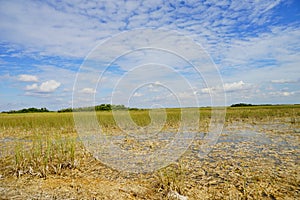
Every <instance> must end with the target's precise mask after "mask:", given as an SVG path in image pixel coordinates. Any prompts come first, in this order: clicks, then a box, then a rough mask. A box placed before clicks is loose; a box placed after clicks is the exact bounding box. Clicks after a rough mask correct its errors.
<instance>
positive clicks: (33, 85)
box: [25, 83, 39, 90]
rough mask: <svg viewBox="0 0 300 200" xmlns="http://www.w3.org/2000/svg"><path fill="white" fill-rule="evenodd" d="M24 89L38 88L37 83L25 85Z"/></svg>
mask: <svg viewBox="0 0 300 200" xmlns="http://www.w3.org/2000/svg"><path fill="white" fill-rule="evenodd" d="M25 89H26V90H38V89H39V86H38V84H36V83H34V84H32V85H26V88H25Z"/></svg>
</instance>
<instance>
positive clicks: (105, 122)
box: [0, 105, 300, 199]
mask: <svg viewBox="0 0 300 200" xmlns="http://www.w3.org/2000/svg"><path fill="white" fill-rule="evenodd" d="M193 109H197V108H193ZM199 111H200V112H199V114H200V116H199V119H200V123H199V129H198V131H199V132H204V133H205V132H207V131H208V130H209V129H208V128H209V123H210V119H211V108H200V109H199ZM166 114H167V116H166V123H165V124H164V127H163V128H164V130H174V131H177V130H178V127H179V126H180V121H181V117H182V113H181V110H180V109H176V108H174V109H166ZM96 116H97V119H98V121H99V124H100V126H101V128H102V129H103V130H104V131H105V132H107V133H112V132H118V131H121V130H120V127H118V124H117V123H116V121H115V119H114V116H113V113H112V112H110V111H102V112H97V113H96ZM130 117H131V119H132V120H133V122H135V123H136V124H137V125H138V126H142V127H147V126H148V125H149V124H150V123H151V119H150V113H149V110H140V111H139V110H133V111H130ZM277 118H280V122H279V123H282V121H285V122H286V123H287V124H289V125H290V127H291V128H294V127H295V130H298V127H299V123H300V120H299V118H300V105H293V106H291V105H290V106H253V107H243V108H238V107H235V108H227V112H226V123H227V124H230V123H231V122H236V121H238V122H246V123H250V124H255V123H262V124H268V123H271V122H275V121H276V120H277ZM283 119H284V120H283ZM225 125H226V124H225ZM276 133H277V132H276ZM7 138H9V139H10V142H9V145H8V142H6V143H5V141H6V139H7ZM0 141H4V143H3V144H4V145H2V146H1V147H5V148H2V149H0V151H1V152H0V156H1V157H0V172H1V174H0V175H1V176H4V177H11V176H17V177H19V178H20V177H22V176H23V175H29V176H33V177H41V178H47V179H48V178H49V177H50V175H51V176H62V175H65V176H68V175H69V176H71V175H70V171H72V170H77V169H81V168H85V169H89V170H90V171H93V172H94V173H95V174H97V173H99V174H101V173H102V171H99V170H97V169H91V168H93V167H91V166H90V163H89V161H88V160H93V159H92V156H90V157H88V158H87V155H88V154H86V152H85V150H84V148H83V145H82V144H81V142H80V140H78V138H77V133H76V129H75V126H74V120H73V113H27V114H0ZM6 144H7V145H6ZM295 144H298V143H297V141H295ZM227 150H228V151H229V150H230V147H229V148H228V149H227ZM2 152H3V153H2ZM224 153H226V152H223V154H224ZM241 155H242V154H241ZM221 156H222V155H216V157H220V159H221ZM235 161H236V162H245V160H244V158H243V157H242V156H240V155H238V156H237V157H235V158H232V160H229V161H228V162H226V163H224V166H223V168H222V169H220V171H216V170H215V167H214V166H211V165H208V166H207V167H206V171H208V172H209V170H211V172H210V173H208V174H200V175H199V172H195V173H196V174H191V175H193V176H191V175H190V176H188V175H187V174H188V173H191V172H189V171H188V170H191V171H193V170H192V169H190V167H186V166H188V165H189V163H188V162H187V163H183V162H178V163H175V164H171V165H170V166H167V167H165V168H163V169H160V170H159V171H157V172H156V173H155V174H154V177H155V178H154V179H155V181H153V184H154V186H153V184H152V183H151V184H150V185H151V186H153V188H154V189H155V190H156V191H155V192H158V193H162V194H163V197H164V198H166V197H167V193H168V192H169V191H176V192H178V193H179V194H182V195H186V196H189V197H191V199H199V198H200V199H201V198H202V199H223V197H224V196H227V197H228V198H227V199H251V198H252V199H260V198H266V199H272V198H273V197H274V196H276V195H277V193H278V194H281V193H284V192H285V193H288V194H289V195H290V196H293V193H292V192H291V191H290V190H294V191H296V189H294V188H299V176H296V175H295V176H294V179H293V175H288V172H286V174H284V175H282V176H279V177H277V178H274V177H273V176H275V175H274V173H275V172H272V171H271V169H272V166H273V163H271V164H269V165H270V166H268V165H267V164H264V165H262V166H260V167H261V169H266V170H265V171H263V172H259V170H255V171H247V169H248V168H247V167H246V165H245V166H242V167H241V170H240V171H238V170H237V171H234V170H233V169H234V167H235V166H238V164H236V163H234V162H235ZM263 161H265V158H261V160H259V159H258V160H257V161H255V162H256V163H254V162H253V161H252V160H251V161H248V163H247V164H248V165H251V164H252V165H253V166H252V167H253V169H256V168H255V167H256V166H257V165H258V164H259V163H260V162H263ZM222 162H223V161H222ZM284 162H285V161H284ZM286 162H287V161H286ZM97 163H98V162H97ZM267 167H268V168H267ZM103 168H104V167H101V169H103ZM203 168H205V165H203V167H202V168H201V169H203ZM284 170H286V169H285V168H284V169H279V170H278V171H276V173H283V172H284ZM217 172H218V173H217ZM224 172H225V173H224ZM222 173H224V174H225V175H224V177H223V179H224V180H222V179H221V178H220V176H219V175H220V174H222ZM296 173H297V172H296V171H293V172H292V173H290V174H296ZM105 176H110V175H109V174H105ZM116 176H117V175H116ZM286 176H290V177H291V178H288V179H289V180H290V182H291V183H290V182H287V180H286V179H285V177H286ZM191 177H192V178H191ZM193 177H201V179H203V180H200V182H195V183H194V182H193V181H194V179H193ZM210 177H213V179H214V180H216V181H217V184H215V183H214V182H212V181H211V180H206V179H205V178H210ZM277 179H278V180H277ZM74 180H76V179H74ZM282 180H284V181H285V182H283V181H282ZM195 181H196V180H195ZM197 181H199V180H198V179H197ZM218 181H219V182H218ZM276 181H277V182H276ZM280 181H281V182H283V183H284V184H286V185H282V184H281V183H280ZM207 183H208V184H207ZM189 184H190V185H192V186H189ZM151 186H149V187H151ZM282 186H283V189H282V188H281V187H282ZM292 186H293V188H292ZM1 187H2V186H1ZM188 187H190V188H188ZM193 188H195V189H194V190H193ZM87 190H89V189H87ZM283 190H286V191H284V192H281V191H283ZM280 192H281V193H280ZM81 197H82V196H81ZM193 197H194V198H193ZM141 198H142V197H141Z"/></svg>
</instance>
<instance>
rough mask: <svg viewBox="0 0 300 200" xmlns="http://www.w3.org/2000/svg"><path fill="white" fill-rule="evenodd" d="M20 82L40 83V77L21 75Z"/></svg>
mask: <svg viewBox="0 0 300 200" xmlns="http://www.w3.org/2000/svg"><path fill="white" fill-rule="evenodd" d="M18 80H19V81H24V82H38V77H37V76H34V75H28V74H21V75H19V76H18Z"/></svg>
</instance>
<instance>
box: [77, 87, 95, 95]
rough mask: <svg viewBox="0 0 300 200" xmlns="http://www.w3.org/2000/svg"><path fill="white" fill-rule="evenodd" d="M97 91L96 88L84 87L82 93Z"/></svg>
mask: <svg viewBox="0 0 300 200" xmlns="http://www.w3.org/2000/svg"><path fill="white" fill-rule="evenodd" d="M95 92H96V91H95V89H93V88H83V89H82V90H81V93H84V94H94V93H95Z"/></svg>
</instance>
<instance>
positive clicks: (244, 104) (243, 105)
mask: <svg viewBox="0 0 300 200" xmlns="http://www.w3.org/2000/svg"><path fill="white" fill-rule="evenodd" d="M245 106H253V105H252V104H247V103H237V104H232V105H231V106H230V107H245Z"/></svg>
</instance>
